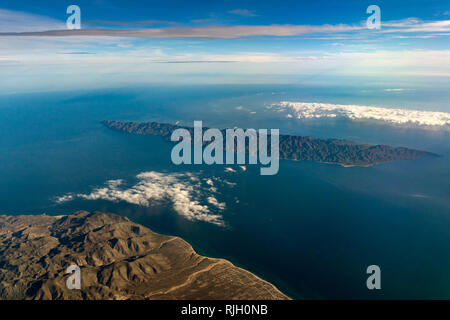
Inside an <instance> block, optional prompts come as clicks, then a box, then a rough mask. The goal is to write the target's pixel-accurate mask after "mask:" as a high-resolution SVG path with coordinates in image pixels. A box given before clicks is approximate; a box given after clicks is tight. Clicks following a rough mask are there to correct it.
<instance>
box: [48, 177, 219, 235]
mask: <svg viewBox="0 0 450 320" xmlns="http://www.w3.org/2000/svg"><path fill="white" fill-rule="evenodd" d="M137 179H138V182H137V183H136V184H135V185H133V186H131V187H125V186H124V184H125V182H124V181H123V180H110V181H107V182H106V186H104V187H100V188H96V189H94V190H93V191H92V192H91V193H87V194H83V193H78V194H66V195H63V196H61V197H58V198H57V199H56V202H57V203H64V202H67V201H72V200H74V199H77V198H79V199H85V200H107V201H113V202H119V201H125V202H128V203H131V204H135V205H139V206H144V207H149V206H151V205H154V204H163V203H166V202H168V203H171V204H172V206H173V209H174V210H175V211H176V212H177V213H178V214H180V215H182V216H183V217H185V218H186V219H188V220H191V221H205V222H209V223H212V224H215V225H218V226H224V225H225V223H224V221H223V218H222V215H220V214H218V213H217V212H218V211H223V210H224V209H225V207H226V204H225V203H224V202H219V201H218V200H217V198H216V194H215V193H216V191H217V189H215V188H214V183H213V181H212V180H211V179H203V178H200V177H198V176H197V175H195V174H193V173H166V174H165V173H160V172H155V171H150V172H142V173H140V174H139V175H137ZM205 197H206V200H202V199H204V198H205ZM204 202H207V203H209V204H210V205H212V206H214V207H215V208H214V210H213V209H212V208H211V207H210V206H208V204H204Z"/></svg>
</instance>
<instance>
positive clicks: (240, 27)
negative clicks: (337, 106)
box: [0, 0, 450, 92]
mask: <svg viewBox="0 0 450 320" xmlns="http://www.w3.org/2000/svg"><path fill="white" fill-rule="evenodd" d="M71 4H76V5H78V6H79V7H80V8H81V23H82V29H81V30H67V28H66V24H65V21H66V19H67V17H68V14H67V13H66V9H67V7H68V6H69V5H71ZM371 4H376V5H378V6H379V7H380V8H381V29H380V30H373V29H372V30H369V29H367V27H366V19H367V17H368V16H369V14H367V13H366V8H367V7H368V6H369V5H371ZM449 37H450V3H449V1H437V0H423V1H414V0H409V1H403V0H397V1H393V0H391V1H364V0H340V1H331V0H329V1H323V0H316V1H298V0H297V1H211V0H209V1H170V0H169V1H142V0H140V1H134V0H131V1H118V0H94V1H75V2H72V1H71V2H66V1H60V0H53V1H50V0H47V1H17V2H7V3H2V4H0V68H1V69H2V71H3V72H2V73H3V75H4V76H3V77H2V78H1V79H0V86H1V88H2V89H1V92H19V91H42V90H64V89H73V88H84V87H86V88H93V87H100V86H120V85H133V84H145V83H158V82H162V83H193V82H198V83H211V82H212V83H295V82H296V81H298V79H299V78H301V79H304V78H305V77H308V76H312V75H321V76H323V77H326V78H328V79H329V80H330V81H333V79H338V78H339V77H347V78H348V77H350V78H353V79H354V81H360V80H358V79H360V78H361V77H366V78H367V77H369V78H371V79H378V81H382V80H383V79H393V78H401V79H402V81H403V82H404V81H408V79H409V80H410V81H414V79H423V78H426V77H434V78H436V79H438V80H436V81H439V82H442V81H444V82H445V83H448V79H449V77H450V46H449V43H450V42H449ZM37 79H38V80H39V81H37Z"/></svg>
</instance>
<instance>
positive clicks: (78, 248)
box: [0, 211, 289, 300]
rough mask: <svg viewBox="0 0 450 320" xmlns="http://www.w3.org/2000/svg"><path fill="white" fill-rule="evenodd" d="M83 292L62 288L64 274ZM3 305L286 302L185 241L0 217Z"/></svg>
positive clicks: (92, 221)
mask: <svg viewBox="0 0 450 320" xmlns="http://www.w3.org/2000/svg"><path fill="white" fill-rule="evenodd" d="M73 264H76V265H78V266H79V267H80V269H81V289H80V290H76V289H73V290H69V289H68V288H67V287H66V280H67V278H68V277H69V275H68V274H66V269H67V267H68V266H70V265H73ZM0 299H45V300H47V299H93V300H94V299H95V300H96V299H188V300H190V299H202V300H203V299H240V300H241V299H242V300H247V299H261V300H272V299H289V298H288V297H287V296H285V295H284V294H283V293H281V292H280V291H279V290H278V289H277V288H276V287H275V286H273V285H272V284H270V283H268V282H266V281H264V280H262V279H260V278H258V277H257V276H255V275H253V274H252V273H250V272H248V271H246V270H243V269H241V268H238V267H235V266H234V265H233V264H232V263H231V262H229V261H227V260H223V259H213V258H208V257H203V256H200V255H198V254H197V253H196V252H195V251H194V249H193V248H192V247H191V246H190V245H189V244H188V243H187V242H186V241H184V240H182V239H180V238H178V237H172V236H166V235H160V234H157V233H155V232H153V231H151V230H150V229H148V228H145V227H143V226H141V225H139V224H136V223H133V222H131V221H130V220H129V219H127V218H125V217H121V216H118V215H115V214H107V213H99V212H96V213H89V212H85V211H80V212H76V213H74V214H71V215H67V216H57V217H53V216H47V215H39V216H31V215H28V216H0Z"/></svg>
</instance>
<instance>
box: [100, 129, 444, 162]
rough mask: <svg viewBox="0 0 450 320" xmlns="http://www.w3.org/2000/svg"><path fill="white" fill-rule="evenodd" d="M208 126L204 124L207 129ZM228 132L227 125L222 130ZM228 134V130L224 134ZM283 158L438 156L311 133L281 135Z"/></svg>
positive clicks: (381, 159) (141, 131) (162, 133)
mask: <svg viewBox="0 0 450 320" xmlns="http://www.w3.org/2000/svg"><path fill="white" fill-rule="evenodd" d="M102 123H103V124H104V125H105V126H107V127H108V128H110V129H113V130H117V131H122V132H126V133H131V134H141V135H155V136H161V137H163V138H164V139H165V140H167V141H170V136H171V134H172V132H173V131H174V130H176V129H179V128H183V129H187V130H188V131H189V132H190V133H191V135H193V131H194V130H193V128H192V127H182V126H177V125H172V124H167V123H159V122H143V123H138V122H121V121H111V120H105V121H102ZM207 129H208V128H203V130H207ZM222 132H223V133H224V132H225V129H223V130H222ZM224 136H225V134H224ZM279 143H280V145H279V152H280V159H284V160H296V161H315V162H321V163H332V164H339V165H342V166H370V165H375V164H379V163H383V162H390V161H397V160H414V159H419V158H426V157H438V155H437V154H435V153H431V152H427V151H421V150H415V149H410V148H405V147H392V146H388V145H371V144H365V143H358V142H353V141H349V140H340V139H318V138H312V137H302V136H292V135H282V134H280V136H279Z"/></svg>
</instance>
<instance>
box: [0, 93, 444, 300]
mask: <svg viewBox="0 0 450 320" xmlns="http://www.w3.org/2000/svg"><path fill="white" fill-rule="evenodd" d="M443 95H444V93H442V92H433V91H427V94H425V95H424V93H423V92H422V93H420V92H419V93H417V92H415V91H413V92H406V93H404V94H403V95H400V96H399V95H389V94H388V93H384V94H383V93H382V91H377V90H376V88H375V89H371V90H362V89H358V88H353V87H352V88H345V87H328V88H323V87H301V86H281V85H280V86H191V87H178V86H151V87H145V88H119V89H114V90H106V89H105V90H96V91H84V92H79V91H78V92H59V93H35V94H26V95H25V94H21V95H3V96H0V164H1V165H0V181H1V183H0V213H1V214H13V215H16V214H40V213H44V212H45V213H47V214H52V215H57V214H67V213H70V212H73V211H76V210H88V211H96V210H97V211H108V212H115V213H118V214H121V215H124V216H128V217H130V218H131V219H132V220H134V221H136V222H138V223H142V224H144V225H146V226H148V227H150V228H151V229H153V230H154V231H156V232H161V233H165V234H172V235H178V236H181V237H183V238H184V239H186V240H187V241H189V242H190V243H191V244H192V245H193V246H194V248H195V249H196V250H197V251H198V252H199V253H201V254H205V255H208V256H215V257H223V258H226V259H229V260H231V261H232V262H233V263H235V264H236V265H239V266H241V267H243V268H246V269H248V270H250V271H252V272H254V273H256V274H257V275H259V276H261V277H262V278H264V279H266V280H268V281H271V282H273V283H274V284H275V285H277V286H278V287H279V288H280V289H281V290H282V291H284V292H285V293H286V294H288V295H289V296H291V297H293V298H299V299H300V298H308V299H310V298H312V299H315V298H318V299H320V298H338V299H345V298H369V299H371V298H374V299H379V298H386V299H389V298H450V272H449V270H450V255H449V254H448V253H449V252H450V197H449V195H450V163H449V161H448V157H449V156H450V143H449V142H450V136H449V133H448V132H445V131H439V130H425V129H414V128H402V127H394V126H389V125H379V124H373V123H355V122H352V121H349V120H316V121H300V120H296V119H286V118H285V117H279V116H277V115H276V114H274V113H273V112H272V111H270V110H268V109H267V108H266V107H267V106H268V105H270V104H272V103H276V102H279V101H285V100H287V101H311V102H313V101H314V102H326V103H342V104H347V103H348V104H350V103H351V104H362V105H378V106H387V107H399V106H401V107H404V108H414V107H417V108H419V107H422V109H424V110H436V111H447V112H448V111H449V110H446V108H447V107H446V105H445V103H443V98H442V97H443ZM418 96H420V97H425V98H423V99H422V100H420V99H419V98H418ZM432 97H436V98H435V99H434V100H433V99H432ZM444 101H445V99H444ZM446 101H448V100H446ZM105 119H111V120H132V121H159V122H169V123H175V122H176V121H180V123H181V124H185V125H192V123H193V121H194V120H203V123H204V125H205V126H209V127H220V128H224V127H234V126H238V127H243V128H249V127H253V128H279V129H280V132H281V133H289V134H299V135H310V136H315V137H334V138H347V139H351V140H355V141H360V142H368V143H385V144H391V145H396V146H400V145H401V146H406V147H412V148H419V149H423V150H427V151H432V152H436V153H438V154H440V155H442V157H440V158H433V159H423V160H415V161H401V162H393V163H386V164H382V165H377V166H373V167H367V168H359V167H352V168H344V167H341V166H337V165H326V164H318V163H309V162H294V161H281V163H280V170H279V174H278V175H275V176H260V175H259V167H258V166H247V170H246V171H242V170H240V171H239V168H236V170H237V172H236V173H232V172H226V171H225V170H224V167H223V166H175V165H173V164H172V163H171V161H170V151H171V147H172V146H171V145H170V144H168V143H166V142H165V141H163V140H162V139H161V138H159V137H151V136H135V135H127V134H122V133H119V132H114V131H111V130H109V129H106V128H105V127H103V126H102V125H101V124H100V121H101V120H105ZM147 171H156V172H161V173H172V172H195V173H196V174H197V175H199V176H201V177H204V178H209V177H216V178H220V179H222V180H224V181H228V182H229V183H230V184H232V187H230V186H229V185H224V186H222V185H221V186H219V190H218V197H219V200H220V201H222V202H225V203H226V205H227V206H226V209H225V211H224V212H223V213H222V215H223V219H224V221H225V222H226V227H221V226H217V225H214V224H210V223H207V222H201V221H189V220H187V219H185V218H184V217H182V216H181V215H179V214H177V213H176V212H175V211H174V210H173V209H172V207H171V206H170V205H167V206H166V205H161V204H155V205H151V206H150V207H147V206H138V205H133V204H130V203H127V202H112V201H106V200H95V201H93V200H82V199H75V200H73V201H69V202H65V203H57V202H56V201H55V199H56V197H58V196H61V195H64V194H68V193H85V194H87V193H89V192H91V191H92V190H93V188H96V187H101V186H104V184H105V182H106V181H108V180H112V179H123V180H126V181H129V182H130V183H132V182H133V181H134V180H136V175H138V174H139V173H141V172H147ZM372 264H376V265H379V266H380V267H381V272H382V290H380V291H369V290H368V289H367V288H366V279H367V276H368V275H367V274H366V268H367V266H369V265H372Z"/></svg>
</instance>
